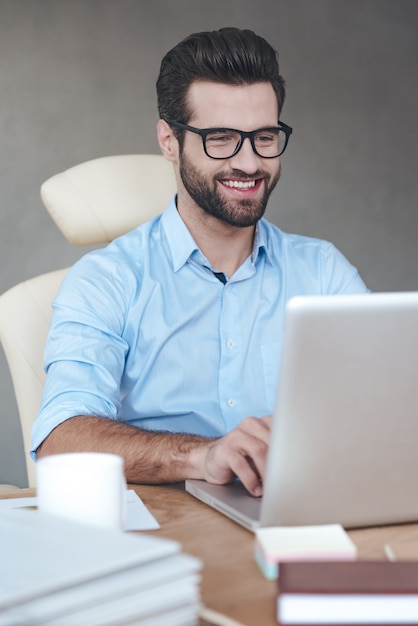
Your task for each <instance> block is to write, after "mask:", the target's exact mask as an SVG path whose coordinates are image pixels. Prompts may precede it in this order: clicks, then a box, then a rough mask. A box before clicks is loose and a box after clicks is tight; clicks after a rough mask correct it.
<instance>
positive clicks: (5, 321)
mask: <svg viewBox="0 0 418 626" xmlns="http://www.w3.org/2000/svg"><path fill="white" fill-rule="evenodd" d="M175 190H176V184H175V177H174V172H173V169H172V165H171V164H170V163H169V162H167V161H166V160H165V159H164V158H163V157H162V156H160V155H146V154H142V155H141V154H138V155H120V156H110V157H103V158H100V159H94V160H92V161H87V162H86V163H82V164H80V165H76V166H75V167H72V168H70V169H68V170H66V171H65V172H62V173H60V174H57V175H55V176H53V177H52V178H50V179H48V180H47V181H46V182H45V183H44V184H43V185H42V187H41V197H42V200H43V202H44V204H45V206H46V208H47V210H48V212H49V214H50V216H51V217H52V219H53V220H54V222H55V224H56V225H57V226H58V228H59V230H60V231H61V232H62V234H63V235H64V236H65V238H66V239H67V241H69V242H70V243H71V244H74V245H84V244H100V243H106V242H109V241H112V240H113V239H114V238H115V237H117V236H119V235H121V234H123V233H125V232H127V231H128V230H131V229H132V228H135V227H136V226H138V225H139V224H141V223H143V222H145V221H147V220H148V219H150V218H152V217H153V216H155V215H158V214H159V213H161V212H162V211H163V210H164V209H165V207H166V206H167V204H168V202H169V201H170V199H171V197H172V196H173V194H174V193H175ZM67 270H68V268H66V269H62V270H56V271H52V272H49V273H47V274H43V275H41V276H37V277H36V278H32V279H30V280H26V281H24V282H22V283H20V284H18V285H16V286H15V287H12V288H11V289H9V290H8V291H6V292H5V293H3V294H2V295H1V296H0V343H1V344H2V346H3V349H4V353H5V355H6V360H7V362H8V365H9V368H10V372H11V377H12V381H13V387H14V391H15V396H16V402H17V406H18V412H19V417H20V423H21V428H22V436H23V446H24V451H25V461H26V469H27V475H28V484H29V486H30V487H33V486H35V465H34V463H33V462H32V461H31V459H30V458H29V450H30V448H31V429H32V424H33V421H34V419H35V417H36V415H37V413H38V410H39V407H40V402H41V396H42V389H43V386H44V381H45V373H44V370H43V351H44V344H45V340H46V336H47V333H48V328H49V321H50V315H51V302H52V300H53V299H54V297H55V295H56V293H57V291H58V288H59V285H60V284H61V281H62V279H63V277H64V275H65V273H66V271H67ZM3 488H4V490H6V489H8V488H9V489H10V488H11V487H10V486H3ZM0 490H1V485H0Z"/></svg>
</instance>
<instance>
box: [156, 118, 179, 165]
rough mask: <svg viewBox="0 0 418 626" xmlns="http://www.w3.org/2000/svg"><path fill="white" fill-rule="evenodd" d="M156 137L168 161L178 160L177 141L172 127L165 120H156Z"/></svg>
mask: <svg viewBox="0 0 418 626" xmlns="http://www.w3.org/2000/svg"><path fill="white" fill-rule="evenodd" d="M157 139H158V143H159V144H160V149H161V152H162V153H163V156H165V158H166V159H167V160H168V161H175V162H177V161H178V154H179V142H178V141H177V139H176V136H175V135H174V132H173V129H172V128H171V126H170V125H169V124H167V122H166V121H165V120H161V119H160V120H158V123H157Z"/></svg>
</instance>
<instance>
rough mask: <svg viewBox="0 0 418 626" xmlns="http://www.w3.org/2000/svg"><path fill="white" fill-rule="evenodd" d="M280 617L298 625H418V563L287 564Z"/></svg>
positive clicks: (283, 570)
mask: <svg viewBox="0 0 418 626" xmlns="http://www.w3.org/2000/svg"><path fill="white" fill-rule="evenodd" d="M277 619H278V621H279V622H280V624H283V625H287V624H292V625H293V626H295V625H298V626H302V625H306V624H311V625H313V624H315V625H316V626H322V625H323V624H333V625H334V626H335V625H338V624H347V625H353V624H356V625H357V626H365V625H366V624H367V625H368V624H378V625H379V626H389V625H393V624H396V625H398V626H399V625H403V624H418V562H417V561H394V562H390V561H353V562H334V561H323V562H289V563H283V565H282V566H281V568H280V580H279V591H278V596H277Z"/></svg>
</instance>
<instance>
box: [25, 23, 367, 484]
mask: <svg viewBox="0 0 418 626" xmlns="http://www.w3.org/2000/svg"><path fill="white" fill-rule="evenodd" d="M157 92H158V103H159V113H160V117H161V119H160V120H159V122H158V125H157V132H158V141H159V144H160V147H161V150H162V152H163V154H164V156H165V157H166V158H167V159H168V160H169V161H171V162H172V163H173V167H174V171H175V174H176V179H177V185H178V193H177V196H176V198H174V199H173V201H172V202H171V204H170V205H169V207H168V208H167V210H166V211H165V212H164V214H163V215H162V216H160V217H158V218H156V219H154V220H152V221H151V222H149V223H147V224H145V225H143V226H141V227H139V228H138V229H136V230H134V231H133V232H131V233H128V234H127V235H124V236H122V237H120V238H119V239H117V240H116V241H115V242H113V243H111V244H110V245H109V246H108V247H107V248H106V249H104V250H99V251H95V252H93V253H90V254H89V255H86V256H85V257H84V258H83V259H82V260H81V261H79V262H78V263H77V264H76V265H75V266H74V267H73V269H72V270H71V272H70V273H69V275H68V276H67V277H66V279H65V281H64V283H63V286H62V288H61V290H60V293H59V295H58V297H57V299H56V301H55V304H54V314H53V320H52V326H51V330H50V335H49V339H48V342H47V348H46V368H47V373H48V375H47V382H46V387H45V391H44V397H43V403H42V408H41V411H40V414H39V417H38V420H37V421H36V423H35V425H34V429H33V456H34V457H35V455H36V454H37V456H38V457H42V456H44V455H48V454H54V453H59V452H69V451H83V450H89V451H92V450H93V451H106V452H113V453H116V454H120V455H122V456H123V457H124V459H125V471H126V476H127V480H128V481H130V482H140V483H163V482H170V481H181V480H184V479H185V478H201V479H205V480H208V481H210V482H213V483H226V482H229V481H231V480H233V479H234V478H235V477H236V476H238V477H239V478H240V479H241V480H242V482H243V483H244V485H245V486H246V488H247V489H248V490H249V491H250V492H251V493H252V494H254V495H261V493H262V483H263V478H264V473H265V464H266V454H267V450H268V442H269V433H270V425H271V413H272V411H273V407H274V399H275V386H276V380H277V375H278V368H279V365H278V364H279V356H280V345H281V341H282V331H283V315H284V309H285V304H286V302H287V300H288V299H289V298H290V297H292V296H294V295H298V294H318V293H319V294H323V293H324V294H325V293H350V292H351V293H352V292H365V291H367V289H366V287H365V285H364V283H363V281H362V280H361V278H360V277H359V276H358V273H357V270H356V269H355V268H354V267H353V266H352V265H350V264H349V262H348V261H347V260H346V259H345V258H344V257H343V256H342V255H341V254H340V253H339V252H338V251H337V250H336V249H335V248H334V247H333V246H332V245H331V244H329V243H327V242H324V241H320V240H316V239H311V238H306V237H299V236H296V235H288V234H285V233H283V232H281V231H280V230H279V229H278V228H276V227H275V226H273V225H272V224H269V223H268V222H267V221H266V220H265V219H264V218H263V214H264V212H265V209H266V205H267V200H268V198H269V196H270V194H271V192H272V190H273V189H274V187H275V185H276V183H277V181H278V180H279V176H280V167H281V165H280V157H281V155H282V154H283V152H284V150H285V148H286V145H287V142H288V140H289V137H290V134H291V132H292V129H291V128H290V127H289V126H287V125H286V124H285V123H283V122H282V121H279V118H280V114H281V110H282V106H283V101H284V97H285V88H284V82H283V79H282V77H281V76H280V73H279V67H278V63H277V56H276V53H275V51H274V50H273V49H272V48H271V46H270V45H269V44H268V43H267V42H266V41H265V40H264V39H262V38H261V37H259V36H257V35H256V34H255V33H253V32H252V31H248V30H245V31H241V30H238V29H234V28H226V29H221V30H219V31H215V32H211V33H198V34H195V35H191V36H190V37H188V38H186V39H185V40H184V41H182V42H181V43H180V44H178V45H177V46H175V47H174V48H173V50H171V51H170V52H168V54H167V55H166V56H165V57H164V59H163V61H162V64H161V70H160V75H159V78H158V82H157ZM231 129H238V130H231ZM115 210H117V207H115Z"/></svg>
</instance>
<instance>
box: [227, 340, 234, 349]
mask: <svg viewBox="0 0 418 626" xmlns="http://www.w3.org/2000/svg"><path fill="white" fill-rule="evenodd" d="M226 345H227V346H228V348H231V349H232V348H233V347H234V346H235V341H233V340H232V339H228V341H227V343H226Z"/></svg>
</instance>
